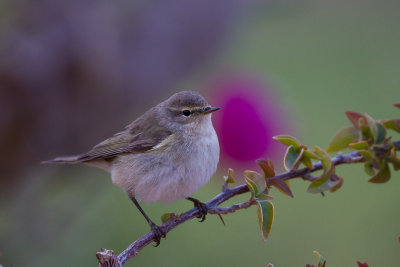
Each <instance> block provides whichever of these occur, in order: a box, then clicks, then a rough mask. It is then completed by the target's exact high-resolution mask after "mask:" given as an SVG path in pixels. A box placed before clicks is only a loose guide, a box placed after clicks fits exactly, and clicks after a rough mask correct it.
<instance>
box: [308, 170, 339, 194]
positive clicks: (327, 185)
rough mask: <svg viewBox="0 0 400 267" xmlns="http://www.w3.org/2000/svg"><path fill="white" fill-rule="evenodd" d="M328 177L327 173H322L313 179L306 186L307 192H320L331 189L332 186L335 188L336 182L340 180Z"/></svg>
mask: <svg viewBox="0 0 400 267" xmlns="http://www.w3.org/2000/svg"><path fill="white" fill-rule="evenodd" d="M329 177H330V175H329V173H328V174H325V175H322V176H321V178H319V179H318V180H315V181H314V182H312V183H311V184H310V185H309V186H308V188H307V192H308V193H311V194H317V193H322V192H325V191H327V190H331V189H332V188H336V187H337V186H338V184H340V182H341V181H340V180H335V181H332V180H331V179H329Z"/></svg>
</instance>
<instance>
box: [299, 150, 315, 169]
mask: <svg viewBox="0 0 400 267" xmlns="http://www.w3.org/2000/svg"><path fill="white" fill-rule="evenodd" d="M301 162H302V163H303V164H304V166H306V167H307V168H309V169H312V168H313V167H314V166H313V164H312V161H311V159H310V158H309V157H306V156H305V155H304V153H303V157H302V158H301Z"/></svg>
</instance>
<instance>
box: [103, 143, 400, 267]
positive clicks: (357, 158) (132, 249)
mask: <svg viewBox="0 0 400 267" xmlns="http://www.w3.org/2000/svg"><path fill="white" fill-rule="evenodd" d="M394 144H395V146H396V147H400V141H398V142H394ZM363 161H364V159H363V157H362V156H361V155H360V154H359V153H358V152H353V153H349V154H345V155H343V154H341V153H339V154H337V156H335V157H333V158H332V164H333V165H335V166H337V165H340V164H350V163H359V162H363ZM322 168H323V166H322V163H321V162H317V163H313V168H312V169H309V168H302V169H298V170H293V171H290V172H285V173H282V174H278V175H276V176H275V177H271V178H267V182H268V181H269V180H273V179H281V180H291V179H294V178H302V179H304V180H309V181H313V180H315V178H314V177H313V176H311V175H310V174H311V173H313V172H315V171H318V170H321V169H322ZM246 192H249V188H248V187H247V185H246V184H244V185H239V186H236V187H234V188H231V189H229V188H227V187H226V186H224V188H223V191H222V192H221V193H220V194H218V195H217V196H215V197H214V198H213V199H211V200H210V201H208V202H207V203H205V204H206V205H207V209H208V213H210V214H218V215H221V214H228V213H233V212H235V211H237V210H240V209H246V208H249V207H250V206H252V205H255V204H256V201H255V200H254V199H250V200H248V201H246V202H243V203H239V204H234V205H232V206H229V207H218V206H219V205H220V204H222V203H224V202H225V201H227V200H229V199H230V198H232V197H234V196H237V195H241V194H244V193H246ZM198 214H199V211H198V209H197V208H193V209H191V210H189V211H186V212H184V213H182V214H180V215H176V216H174V217H173V218H171V220H169V221H168V222H166V223H164V224H162V225H160V228H161V229H162V230H163V231H164V232H165V233H168V232H170V231H171V230H173V229H174V228H176V227H178V226H179V225H180V224H182V223H184V222H186V221H189V220H191V219H193V218H196V217H197V215H198ZM153 241H155V236H154V234H153V232H149V233H147V234H145V235H144V236H142V237H140V238H139V239H137V240H136V241H135V242H133V243H132V244H131V245H130V246H129V247H128V248H126V249H125V250H124V251H123V252H122V253H121V254H120V255H118V257H116V256H115V255H114V252H113V251H112V250H105V249H103V250H102V252H98V253H97V254H96V256H97V258H98V259H99V266H108V267H114V266H118V267H120V266H123V265H124V264H125V263H126V262H127V261H128V260H129V259H131V258H133V257H135V256H136V255H137V254H138V253H139V252H140V250H142V249H143V248H144V247H146V246H147V245H149V244H150V243H151V242H153Z"/></svg>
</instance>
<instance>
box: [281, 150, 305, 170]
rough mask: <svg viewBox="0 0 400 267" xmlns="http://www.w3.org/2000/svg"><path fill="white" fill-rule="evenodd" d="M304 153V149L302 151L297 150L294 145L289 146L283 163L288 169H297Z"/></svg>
mask: <svg viewBox="0 0 400 267" xmlns="http://www.w3.org/2000/svg"><path fill="white" fill-rule="evenodd" d="M303 153H304V149H301V150H300V152H296V150H295V149H294V148H293V146H289V147H288V148H287V149H286V153H285V157H284V161H283V165H284V167H285V169H286V170H287V171H291V170H294V169H296V168H297V167H298V166H299V164H300V160H301V157H302V155H303Z"/></svg>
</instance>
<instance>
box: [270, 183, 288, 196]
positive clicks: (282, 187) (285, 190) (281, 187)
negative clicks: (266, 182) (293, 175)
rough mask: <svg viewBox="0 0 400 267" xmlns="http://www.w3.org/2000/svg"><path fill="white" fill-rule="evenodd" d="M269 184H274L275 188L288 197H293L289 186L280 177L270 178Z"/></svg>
mask: <svg viewBox="0 0 400 267" xmlns="http://www.w3.org/2000/svg"><path fill="white" fill-rule="evenodd" d="M270 184H271V185H273V186H275V187H276V188H277V189H279V191H281V192H282V193H284V194H286V195H288V196H289V197H293V193H292V191H291V190H290V187H289V186H288V184H287V183H285V182H284V181H282V180H281V179H272V180H271V181H270Z"/></svg>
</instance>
